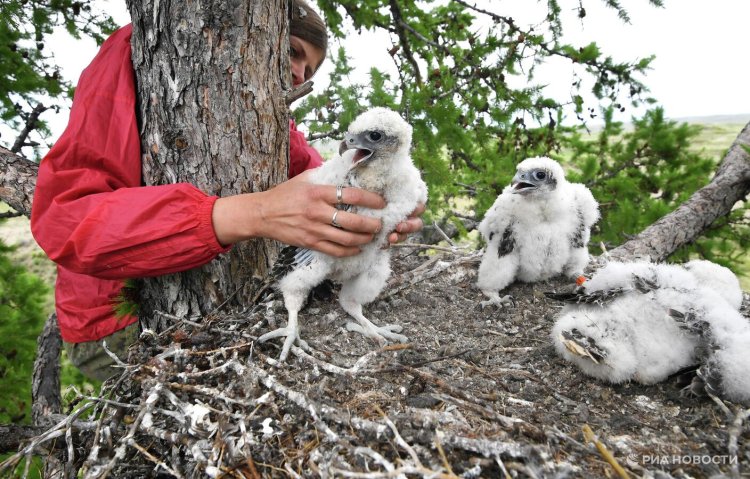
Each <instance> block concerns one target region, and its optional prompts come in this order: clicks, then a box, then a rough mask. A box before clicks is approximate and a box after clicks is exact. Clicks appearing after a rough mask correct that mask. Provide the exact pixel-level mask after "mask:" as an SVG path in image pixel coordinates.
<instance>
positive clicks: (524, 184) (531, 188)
mask: <svg viewBox="0 0 750 479" xmlns="http://www.w3.org/2000/svg"><path fill="white" fill-rule="evenodd" d="M510 186H511V188H512V190H511V191H512V193H514V194H521V195H528V194H531V193H534V192H540V193H544V192H550V191H553V190H554V189H555V188H557V178H555V173H554V172H553V171H551V170H550V169H548V168H530V169H525V168H519V169H518V170H517V171H516V175H515V176H514V177H513V180H511V182H510Z"/></svg>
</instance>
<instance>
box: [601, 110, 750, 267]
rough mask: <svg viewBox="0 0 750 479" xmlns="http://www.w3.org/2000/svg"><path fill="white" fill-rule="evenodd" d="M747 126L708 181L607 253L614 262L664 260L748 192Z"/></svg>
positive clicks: (749, 128)
mask: <svg viewBox="0 0 750 479" xmlns="http://www.w3.org/2000/svg"><path fill="white" fill-rule="evenodd" d="M748 147H750V123H748V124H747V125H745V128H743V129H742V131H741V132H740V134H739V135H738V136H737V138H736V139H735V140H734V143H732V147H731V148H730V149H729V152H728V153H727V154H726V156H725V157H724V159H723V160H722V162H721V164H720V165H719V168H718V169H717V170H716V174H715V175H714V178H713V179H712V180H711V182H710V183H709V184H708V185H706V186H704V187H703V188H701V189H700V190H698V191H696V192H695V193H694V194H693V195H692V196H691V197H690V198H689V199H688V200H687V201H686V202H684V203H683V204H681V205H680V206H679V207H678V208H677V209H676V210H674V211H673V212H671V213H670V214H668V215H666V216H663V217H661V218H660V219H659V220H658V221H656V222H655V223H654V224H652V225H651V226H649V227H648V228H646V229H645V230H643V231H642V232H641V233H640V234H638V235H637V236H636V237H635V238H633V239H631V240H630V241H628V242H626V243H624V244H622V245H620V246H618V247H617V248H615V249H613V250H612V251H611V252H610V255H611V257H612V258H614V259H636V258H639V259H649V260H651V261H664V260H666V259H667V256H669V255H670V254H672V253H674V252H675V251H676V250H677V249H678V248H679V247H681V246H683V245H685V244H687V243H691V242H693V241H695V240H696V239H697V238H698V237H699V236H700V234H701V233H702V232H703V231H704V230H705V229H706V228H708V227H709V226H710V225H711V223H713V222H714V221H716V219H717V218H720V217H722V216H725V215H727V214H729V212H730V211H731V210H732V207H733V206H734V205H735V204H736V203H737V202H738V201H742V200H743V199H744V198H745V197H747V195H748V193H750V153H748V151H747V150H746V149H745V148H748Z"/></svg>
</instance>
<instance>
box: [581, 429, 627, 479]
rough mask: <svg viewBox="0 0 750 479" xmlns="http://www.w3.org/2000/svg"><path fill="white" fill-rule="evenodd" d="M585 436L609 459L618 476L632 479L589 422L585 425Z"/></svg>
mask: <svg viewBox="0 0 750 479" xmlns="http://www.w3.org/2000/svg"><path fill="white" fill-rule="evenodd" d="M583 437H584V438H586V441H588V442H590V443H593V444H594V446H596V449H597V450H598V451H599V454H601V455H602V457H603V458H604V460H605V461H607V462H608V463H609V465H610V466H612V469H614V470H615V472H616V473H617V475H618V476H620V477H621V478H622V479H630V475H629V474H628V473H627V472H626V471H625V469H623V467H622V466H621V465H620V463H618V462H617V459H615V456H613V455H612V453H611V452H609V450H608V449H607V448H606V447H605V446H604V444H602V443H601V441H599V439H598V438H597V437H596V435H595V434H594V431H592V430H591V428H590V427H589V425H588V424H584V425H583Z"/></svg>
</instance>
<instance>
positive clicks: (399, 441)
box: [374, 404, 424, 468]
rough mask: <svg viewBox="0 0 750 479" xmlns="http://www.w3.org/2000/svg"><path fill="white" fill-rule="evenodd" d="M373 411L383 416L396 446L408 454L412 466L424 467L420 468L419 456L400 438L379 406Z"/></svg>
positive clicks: (394, 426)
mask: <svg viewBox="0 0 750 479" xmlns="http://www.w3.org/2000/svg"><path fill="white" fill-rule="evenodd" d="M374 407H375V410H376V411H378V413H379V414H380V415H381V416H383V420H384V421H385V423H386V424H387V425H388V427H389V428H390V429H391V432H392V433H393V437H394V438H395V439H396V444H398V445H399V446H401V447H402V448H403V449H404V450H405V451H406V452H407V453H409V456H411V460H412V461H414V464H415V465H416V466H417V467H420V468H421V467H424V466H422V461H420V460H419V456H417V452H416V451H415V450H414V448H413V447H411V446H410V445H409V443H407V442H406V441H405V440H404V438H403V437H401V434H400V433H399V432H398V428H397V427H396V425H395V424H393V421H391V419H390V418H389V417H388V416H387V415H386V413H385V412H384V411H383V410H382V409H380V406H378V405H377V404H375V405H374Z"/></svg>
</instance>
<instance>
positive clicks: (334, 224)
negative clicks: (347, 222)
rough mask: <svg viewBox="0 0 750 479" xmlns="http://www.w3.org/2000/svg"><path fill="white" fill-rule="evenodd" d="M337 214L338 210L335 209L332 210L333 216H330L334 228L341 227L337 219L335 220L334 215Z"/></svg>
mask: <svg viewBox="0 0 750 479" xmlns="http://www.w3.org/2000/svg"><path fill="white" fill-rule="evenodd" d="M338 215H339V210H335V211H334V212H333V217H332V218H331V226H334V227H336V228H343V227H342V226H341V224H339V222H338V221H336V217H337V216H338Z"/></svg>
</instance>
